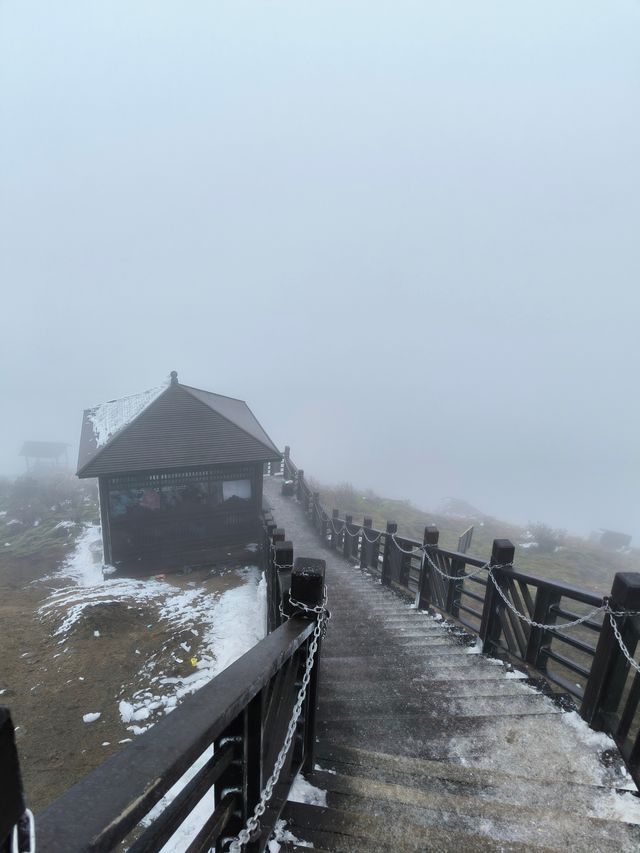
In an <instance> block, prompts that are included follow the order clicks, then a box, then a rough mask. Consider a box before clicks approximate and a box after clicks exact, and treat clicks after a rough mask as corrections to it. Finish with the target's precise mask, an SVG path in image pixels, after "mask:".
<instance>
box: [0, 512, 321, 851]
mask: <svg viewBox="0 0 640 853" xmlns="http://www.w3.org/2000/svg"><path fill="white" fill-rule="evenodd" d="M264 529H265V542H264V559H265V571H266V576H267V586H268V590H269V592H268V596H269V611H270V616H269V633H268V634H267V636H266V637H265V638H264V639H263V640H262V641H261V642H259V643H258V644H257V645H256V646H254V647H253V648H252V649H250V650H249V651H248V652H247V653H246V654H245V655H244V656H243V657H241V658H240V659H239V660H237V661H236V662H235V663H233V664H231V665H230V666H229V667H228V668H227V669H225V670H224V671H223V672H221V673H220V674H219V675H218V676H217V677H216V678H214V679H213V680H212V681H211V682H209V684H207V685H206V686H205V687H203V688H202V689H200V690H199V691H198V692H197V693H195V694H194V695H192V696H190V697H188V698H186V699H185V700H184V701H183V702H182V703H181V704H180V706H179V707H177V708H176V710H175V711H173V713H171V714H169V715H168V716H166V717H165V718H163V719H162V720H160V721H159V722H158V723H156V724H155V725H154V726H153V727H152V728H151V729H149V730H148V731H147V732H145V733H144V734H142V735H140V736H138V737H137V738H136V739H135V740H134V741H133V742H132V743H130V744H128V745H127V746H126V747H125V748H124V749H122V750H121V751H120V752H118V753H117V754H115V755H113V756H112V757H111V758H109V759H108V760H107V761H105V762H104V763H103V764H102V765H100V766H99V767H98V768H97V769H96V770H94V771H93V772H92V773H90V774H89V775H88V776H86V777H85V778H84V779H82V780H81V781H80V782H78V783H77V784H76V785H74V786H73V787H72V788H70V789H69V790H68V791H66V792H65V793H64V794H63V795H62V796H60V797H59V798H58V799H56V800H55V801H54V802H53V803H52V804H51V805H50V806H49V807H48V808H46V809H45V810H44V811H43V812H41V813H40V814H39V815H38V816H37V820H36V827H37V844H38V849H39V850H44V851H47V853H99V851H111V850H113V849H126V850H128V851H130V853H143V851H144V853H151V852H152V851H157V850H160V849H161V848H162V846H163V844H164V843H165V842H166V841H167V840H168V839H169V838H170V837H171V836H172V835H173V834H174V833H175V832H176V830H177V829H178V828H179V827H180V826H181V824H182V823H183V822H184V821H185V820H186V819H188V818H189V817H190V815H191V816H192V813H193V812H194V809H196V807H198V813H199V814H200V815H204V823H203V824H202V826H201V828H198V827H196V830H195V831H194V833H192V834H191V838H190V840H189V841H188V842H184V844H185V846H184V848H181V849H184V851H185V853H196V851H208V850H211V849H214V850H216V851H219V850H222V849H223V845H225V844H226V841H228V840H229V839H231V838H234V837H235V836H237V834H238V833H239V832H240V830H242V829H243V827H244V826H245V823H246V821H247V819H248V818H249V817H251V815H252V814H253V812H254V809H255V807H256V805H257V804H258V802H259V800H260V796H261V792H262V791H263V789H264V787H265V785H266V783H267V781H268V780H269V778H270V776H271V774H272V771H273V769H274V766H275V764H276V760H277V759H278V756H279V753H280V751H281V748H282V746H283V743H284V741H285V736H286V735H287V732H288V729H289V724H290V721H291V720H292V713H293V711H294V706H296V703H297V702H298V703H299V702H300V700H301V699H302V697H301V696H300V694H299V691H300V689H301V685H302V679H303V675H304V673H305V670H306V667H307V663H308V659H309V651H310V645H311V643H312V642H313V634H314V630H315V628H316V624H317V620H316V615H315V614H313V613H306V614H305V613H304V612H303V613H302V615H299V614H300V610H301V608H300V604H304V605H307V606H308V607H310V608H313V607H316V606H317V605H320V604H322V602H323V593H324V562H323V561H322V560H317V559H313V558H303V557H302V558H301V557H298V558H297V559H296V561H295V566H294V565H293V563H294V560H293V548H292V546H291V543H286V554H285V555H284V557H282V559H283V560H286V563H285V562H283V563H282V564H281V565H286V566H287V569H285V570H278V569H277V567H276V565H275V563H274V554H278V553H279V551H280V550H282V540H283V538H284V536H283V533H282V532H281V531H278V532H276V531H277V528H276V526H275V522H274V521H273V519H272V518H271V516H269V515H267V516H266V517H265V528H264ZM274 540H275V541H274ZM289 592H290V593H291V597H292V599H293V600H295V601H296V607H295V611H293V610H292V609H291V606H290V605H289ZM283 613H284V614H287V613H290V614H293V613H295V614H296V615H291V617H290V618H285V616H283ZM319 654H320V648H319V647H318V650H317V651H316V653H315V659H314V662H313V668H312V669H311V672H310V676H311V680H310V682H309V684H308V686H307V688H306V693H305V695H304V699H303V701H302V705H301V711H300V715H299V717H298V720H297V723H296V725H295V729H293V740H292V744H291V747H290V749H289V750H288V752H287V754H286V757H285V759H284V764H283V766H282V770H281V772H280V775H279V778H278V781H277V783H276V785H275V787H274V789H273V795H272V797H271V799H270V800H269V802H268V805H267V810H266V812H265V814H264V815H263V816H262V817H261V818H260V830H259V832H258V833H257V834H256V836H255V837H252V839H251V841H250V842H249V843H248V844H246V845H245V846H244V847H243V848H242V849H243V851H247V853H259V851H263V850H264V849H265V848H266V845H267V841H268V839H269V836H270V835H271V833H272V830H273V828H274V826H275V823H276V821H277V819H278V817H279V815H280V812H281V810H282V808H283V806H284V803H285V802H286V799H287V796H288V793H289V790H290V787H291V784H292V781H293V779H294V778H295V776H296V774H297V773H298V772H299V771H300V770H302V771H303V772H307V771H310V770H311V769H312V768H313V753H314V744H315V709H316V704H317V678H318V669H319V666H318V664H319ZM5 712H6V709H0V794H2V800H1V803H2V806H3V808H2V809H0V812H2V814H1V818H2V820H0V851H2V853H4V851H5V844H8V843H9V842H8V841H6V840H5V839H6V837H7V836H6V833H7V831H8V828H10V827H12V826H14V825H15V824H16V823H17V822H18V820H19V819H20V817H21V815H23V814H24V808H25V803H24V798H23V795H22V784H21V781H20V775H19V766H18V761H17V753H16V750H15V741H14V738H13V724H12V722H11V718H10V716H9V714H8V713H5ZM283 753H284V750H283ZM174 786H176V787H175V788H174ZM172 788H174V790H173V791H172V792H171V795H170V801H169V802H166V801H165V802H164V803H163V804H161V805H159V803H160V801H161V800H162V798H163V797H164V796H165V795H166V794H167V793H168V792H169V791H170V790H171V789H172ZM203 798H204V809H203V808H202V801H203ZM201 823H202V820H201ZM9 849H10V847H7V850H9Z"/></svg>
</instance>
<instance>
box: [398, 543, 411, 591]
mask: <svg viewBox="0 0 640 853" xmlns="http://www.w3.org/2000/svg"><path fill="white" fill-rule="evenodd" d="M399 544H400V545H401V546H402V548H403V551H398V559H399V564H400V565H399V569H398V583H399V584H400V586H403V587H405V588H406V589H409V578H410V577H411V560H412V559H413V557H412V556H411V554H405V553H404V551H413V545H412V544H411V543H410V542H407V541H406V540H404V539H400V541H399ZM396 550H397V549H396Z"/></svg>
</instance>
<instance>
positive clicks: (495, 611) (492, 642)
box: [480, 539, 516, 654]
mask: <svg viewBox="0 0 640 853" xmlns="http://www.w3.org/2000/svg"><path fill="white" fill-rule="evenodd" d="M515 550H516V549H515V548H514V546H513V544H512V543H511V542H510V540H509V539H494V540H493V548H492V550H491V562H490V564H489V565H490V567H491V568H492V569H493V577H494V578H495V579H496V583H497V584H499V585H500V589H501V590H502V591H503V592H504V593H505V594H507V586H506V582H505V580H504V578H503V576H502V570H501V569H498V568H494V567H496V566H504V565H510V564H511V563H513V555H514V554H515ZM503 608H504V602H503V601H502V599H501V598H500V596H499V595H498V593H497V592H496V588H495V586H494V585H493V583H492V581H491V578H490V577H487V591H486V593H485V597H484V607H483V608H482V622H481V623H480V639H481V640H482V651H483V653H484V654H486V653H487V652H490V651H492V650H493V649H494V647H495V646H496V645H497V643H498V639H499V637H500V630H501V625H500V611H501V610H502V609H503Z"/></svg>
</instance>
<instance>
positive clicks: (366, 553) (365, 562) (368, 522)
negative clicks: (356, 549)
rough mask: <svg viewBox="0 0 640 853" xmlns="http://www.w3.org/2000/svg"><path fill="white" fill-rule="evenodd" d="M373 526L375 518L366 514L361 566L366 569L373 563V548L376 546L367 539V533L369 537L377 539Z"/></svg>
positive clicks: (361, 547)
mask: <svg viewBox="0 0 640 853" xmlns="http://www.w3.org/2000/svg"><path fill="white" fill-rule="evenodd" d="M372 526H373V520H372V519H371V518H368V517H366V516H365V518H364V521H363V522H362V543H361V545H360V568H361V569H366V568H368V567H369V566H370V565H371V550H372V548H375V545H372V544H371V542H370V541H368V540H367V538H366V536H365V533H366V535H367V536H368V537H369V539H375V536H374V534H373V531H372V530H371V527H372Z"/></svg>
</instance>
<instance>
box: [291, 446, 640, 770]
mask: <svg viewBox="0 0 640 853" xmlns="http://www.w3.org/2000/svg"><path fill="white" fill-rule="evenodd" d="M283 475H284V478H285V479H287V480H292V481H293V483H294V487H293V492H294V494H295V496H296V498H297V500H298V502H299V503H300V505H301V507H302V509H303V511H304V512H305V514H306V515H307V517H308V519H309V521H310V523H311V524H312V525H313V527H314V529H315V530H316V532H317V534H318V536H319V538H320V541H321V543H322V544H323V546H325V547H327V548H330V549H332V550H335V551H338V552H340V553H341V554H342V555H343V556H344V557H346V558H347V559H350V560H352V561H353V562H354V563H355V564H357V565H359V566H360V568H362V569H364V570H366V571H367V572H369V573H371V574H373V575H374V576H375V577H377V578H379V579H380V580H381V582H382V583H383V584H384V585H385V586H388V587H390V588H391V589H393V590H395V591H396V592H397V593H398V594H400V595H402V596H404V597H405V599H406V600H408V601H411V602H413V603H415V605H416V607H418V608H420V609H428V608H435V609H436V610H437V611H439V612H441V613H442V614H446V616H448V617H451V618H453V619H455V620H456V621H457V622H459V623H460V624H461V625H463V626H464V627H465V628H467V629H469V630H470V631H472V632H473V633H474V634H477V635H478V636H479V638H480V640H481V642H482V650H483V652H485V653H488V654H494V655H496V654H500V655H503V656H505V657H507V658H509V659H510V660H511V661H512V662H513V663H516V664H518V663H520V664H524V665H525V666H528V667H531V668H533V669H534V670H535V671H536V673H538V674H540V675H541V676H543V677H544V678H545V679H546V680H547V681H548V682H551V683H552V684H553V685H556V686H557V687H560V688H561V689H562V691H566V693H567V694H569V695H570V696H571V697H572V699H573V700H574V701H575V702H576V704H577V709H578V711H579V713H580V714H581V716H582V717H583V718H584V719H585V720H586V721H587V722H588V723H589V725H591V726H592V727H593V728H595V729H598V730H602V731H605V732H607V733H608V734H610V735H611V736H612V737H613V739H614V741H615V742H616V744H617V746H618V748H619V749H620V752H621V754H622V756H623V758H624V760H625V762H626V764H627V767H628V769H629V771H630V773H631V774H632V776H633V778H634V780H635V782H636V784H638V786H640V673H639V672H638V670H637V669H636V667H638V666H639V665H640V661H639V659H638V658H639V656H638V655H637V654H636V649H637V648H638V644H639V643H640V615H636V612H639V611H640V574H638V573H618V574H617V575H616V577H615V581H614V584H613V588H612V591H611V595H610V596H609V597H607V599H603V598H602V596H600V595H597V594H596V593H593V592H590V591H588V590H584V589H580V588H577V587H573V586H570V585H568V584H565V583H561V582H559V581H554V580H549V579H547V578H542V577H538V576H536V575H532V574H530V573H528V572H522V571H519V570H518V569H517V568H514V567H513V561H514V552H515V549H514V546H513V545H512V544H511V542H509V540H506V539H496V540H494V544H493V551H492V554H491V557H490V558H489V559H482V558H480V557H474V556H472V555H470V554H466V553H460V552H457V551H450V550H447V549H444V548H440V547H439V546H438V538H439V532H438V529H437V528H436V527H434V526H428V527H426V528H425V531H424V537H423V541H422V542H418V541H417V540H414V539H410V538H407V537H404V536H400V535H398V533H397V525H396V524H395V523H394V522H388V523H387V524H386V528H385V529H384V530H378V529H376V528H374V527H373V524H372V520H371V519H370V518H364V520H363V522H362V524H356V523H354V520H353V518H352V517H351V516H349V515H345V516H344V517H341V516H340V513H339V511H338V510H337V509H333V510H331V511H329V510H328V509H327V508H325V507H324V506H323V505H322V503H321V501H320V495H319V494H318V492H314V491H312V489H311V488H310V487H309V485H308V484H307V482H306V481H305V478H304V471H303V470H302V469H298V468H297V467H296V466H295V465H294V463H293V462H292V461H291V457H290V453H289V449H288V448H286V449H285V457H284V471H283ZM404 552H409V553H404ZM445 576H446V577H445ZM498 587H499V589H500V591H501V592H502V596H504V598H503V597H502V596H501V595H500V592H499V591H498ZM504 599H506V600H507V601H508V602H509V605H510V606H508V605H507V603H506V602H505V600H504ZM607 606H608V607H609V609H610V610H612V611H614V612H615V613H617V614H618V615H616V616H614V620H615V622H616V624H617V626H618V627H619V630H620V633H621V637H622V641H623V642H624V644H625V646H626V648H627V650H628V652H629V653H630V656H631V657H632V658H633V659H634V660H635V666H634V664H632V663H630V662H629V660H628V659H627V657H626V656H625V654H624V652H623V650H622V648H621V646H620V644H619V642H618V641H617V639H616V637H615V635H614V631H613V628H612V626H611V622H610V615H609V612H608V610H607V609H606V607H607ZM514 611H516V612H517V613H516V612H514ZM594 611H595V612H594ZM517 614H520V615H517ZM589 614H593V615H592V616H589ZM585 617H587V618H585ZM576 620H582V621H580V624H576V625H573V626H570V627H563V626H567V625H568V623H571V622H575V621H576ZM531 623H537V624H536V625H532V624H531ZM634 655H635V658H634Z"/></svg>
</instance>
